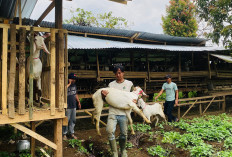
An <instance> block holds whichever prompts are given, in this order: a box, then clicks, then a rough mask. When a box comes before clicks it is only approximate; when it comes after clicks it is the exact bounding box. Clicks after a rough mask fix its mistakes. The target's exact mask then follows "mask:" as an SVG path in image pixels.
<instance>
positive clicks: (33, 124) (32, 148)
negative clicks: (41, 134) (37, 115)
mask: <svg viewBox="0 0 232 157" xmlns="http://www.w3.org/2000/svg"><path fill="white" fill-rule="evenodd" d="M31 130H32V131H33V132H36V127H35V122H31ZM31 156H32V157H35V139H34V138H33V137H31Z"/></svg>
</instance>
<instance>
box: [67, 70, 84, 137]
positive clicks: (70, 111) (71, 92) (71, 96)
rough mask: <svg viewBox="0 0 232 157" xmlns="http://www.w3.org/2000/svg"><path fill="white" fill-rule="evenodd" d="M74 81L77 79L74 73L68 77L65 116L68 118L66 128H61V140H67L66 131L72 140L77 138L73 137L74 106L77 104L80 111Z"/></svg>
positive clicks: (74, 122)
mask: <svg viewBox="0 0 232 157" xmlns="http://www.w3.org/2000/svg"><path fill="white" fill-rule="evenodd" d="M76 79H77V78H76V76H75V74H74V73H70V74H69V75H68V86H67V88H68V90H67V91H68V93H67V96H68V99H67V101H68V102H67V103H68V108H67V112H66V116H67V117H68V126H64V127H63V140H67V136H66V134H67V133H68V131H69V132H70V133H71V137H72V138H74V139H77V137H76V136H75V135H74V127H75V124H76V104H77V103H78V107H79V109H81V103H80V101H79V98H78V95H77V87H76V84H75V82H76Z"/></svg>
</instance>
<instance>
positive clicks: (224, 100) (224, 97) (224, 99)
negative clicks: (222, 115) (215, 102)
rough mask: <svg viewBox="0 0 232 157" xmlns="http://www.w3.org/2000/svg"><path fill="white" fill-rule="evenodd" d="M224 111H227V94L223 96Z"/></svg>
mask: <svg viewBox="0 0 232 157" xmlns="http://www.w3.org/2000/svg"><path fill="white" fill-rule="evenodd" d="M222 111H223V112H226V96H223V103H222Z"/></svg>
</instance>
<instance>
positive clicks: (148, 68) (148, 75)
mask: <svg viewBox="0 0 232 157" xmlns="http://www.w3.org/2000/svg"><path fill="white" fill-rule="evenodd" d="M146 61H147V77H148V82H150V81H151V78H150V64H149V60H148V53H147V54H146Z"/></svg>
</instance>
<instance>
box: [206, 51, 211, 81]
mask: <svg viewBox="0 0 232 157" xmlns="http://www.w3.org/2000/svg"><path fill="white" fill-rule="evenodd" d="M207 58H208V72H209V79H211V77H212V75H211V67H210V55H209V52H208V53H207Z"/></svg>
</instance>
